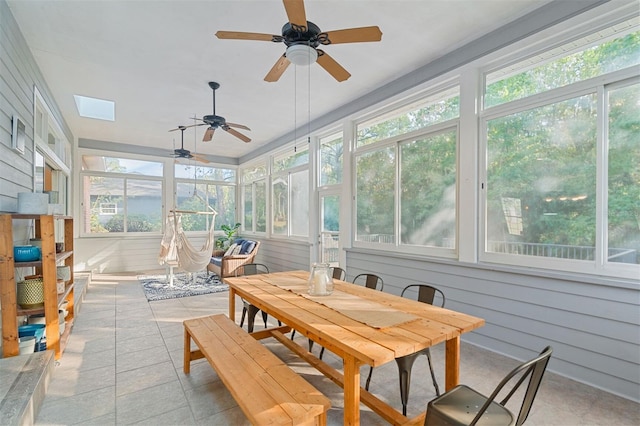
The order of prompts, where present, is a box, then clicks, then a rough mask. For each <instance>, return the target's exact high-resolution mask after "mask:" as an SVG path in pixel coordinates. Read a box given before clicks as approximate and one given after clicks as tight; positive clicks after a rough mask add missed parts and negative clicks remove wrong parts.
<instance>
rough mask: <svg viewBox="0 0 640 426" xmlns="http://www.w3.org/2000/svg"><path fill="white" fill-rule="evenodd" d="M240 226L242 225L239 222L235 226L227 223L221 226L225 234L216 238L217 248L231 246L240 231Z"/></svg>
mask: <svg viewBox="0 0 640 426" xmlns="http://www.w3.org/2000/svg"><path fill="white" fill-rule="evenodd" d="M240 226H242V225H241V224H240V223H239V222H238V223H236V224H235V225H233V226H229V225H226V224H225V225H222V226H220V229H221V230H222V232H224V236H223V237H218V239H217V240H216V248H219V249H224V248H226V247H229V246H230V245H231V242H232V241H233V239H234V237H235V236H236V234H237V233H238V230H239V229H240Z"/></svg>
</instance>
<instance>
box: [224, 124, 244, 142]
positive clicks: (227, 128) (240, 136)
mask: <svg viewBox="0 0 640 426" xmlns="http://www.w3.org/2000/svg"><path fill="white" fill-rule="evenodd" d="M222 130H225V131H227V132H229V133H231V134H232V135H233V136H235V137H236V138H238V139H240V140H242V141H244V142H251V139H249V138H248V137H246V136H245V135H243V134H242V133H240V132H238V131H237V130H234V129H232V128H230V127H227V126H225V127H223V128H222Z"/></svg>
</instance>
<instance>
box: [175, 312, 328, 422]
mask: <svg viewBox="0 0 640 426" xmlns="http://www.w3.org/2000/svg"><path fill="white" fill-rule="evenodd" d="M254 336H255V337H254ZM266 336H267V335H266V334H265V333H264V332H260V333H255V334H254V335H251V334H248V333H247V332H246V331H244V330H243V329H242V328H240V327H238V326H237V325H236V324H235V323H234V322H233V321H231V320H230V319H229V318H228V317H227V316H225V315H222V314H220V315H212V316H208V317H202V318H195V319H190V320H186V321H184V367H183V369H184V372H185V374H189V371H190V365H191V361H193V360H196V359H200V358H205V357H206V358H207V360H208V361H209V364H211V366H212V367H213V369H214V370H215V371H216V373H217V374H218V376H219V377H220V379H221V380H222V382H223V383H224V384H225V386H226V387H227V389H228V390H229V392H231V395H232V396H233V397H234V398H235V400H236V402H237V403H238V405H239V406H240V408H241V409H242V411H243V412H244V414H245V415H246V416H247V418H248V419H249V420H250V421H251V423H253V424H256V425H265V424H289V425H298V424H309V425H311V424H317V425H324V424H326V422H327V410H328V409H329V407H330V406H331V402H330V401H329V399H328V398H326V397H325V396H324V395H322V394H321V393H320V391H318V390H317V389H316V388H314V387H313V386H311V385H310V384H309V383H308V382H307V381H306V380H304V379H303V378H302V377H300V376H299V375H298V374H296V373H295V372H294V371H293V370H291V369H290V368H289V367H288V366H287V365H286V364H285V363H284V362H282V361H281V360H280V359H279V358H278V357H277V356H275V355H274V354H273V353H272V352H271V351H269V349H267V348H266V347H265V346H264V345H263V344H261V343H260V342H259V341H258V340H256V338H264V337H266ZM191 339H193V341H194V342H195V343H196V345H197V346H198V348H199V349H198V350H194V351H192V350H191Z"/></svg>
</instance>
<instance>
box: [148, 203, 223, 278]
mask: <svg viewBox="0 0 640 426" xmlns="http://www.w3.org/2000/svg"><path fill="white" fill-rule="evenodd" d="M181 213H191V214H206V215H211V216H213V218H212V219H211V225H210V227H209V234H208V236H207V239H206V241H205V242H204V245H203V246H202V248H201V249H199V250H198V249H197V248H196V247H194V246H193V244H192V243H191V242H190V241H189V239H188V238H187V236H186V235H185V233H184V230H183V229H182V215H181ZM216 215H217V212H216V211H212V212H192V211H185V210H172V211H171V212H170V214H169V217H167V224H166V227H165V233H164V235H163V236H162V241H161V242H160V255H159V256H158V262H159V263H160V264H161V265H166V266H167V267H168V268H169V271H168V275H169V284H170V285H171V286H173V268H174V267H175V266H179V267H180V268H182V269H184V270H185V271H187V272H190V273H193V272H200V271H202V270H203V269H204V268H206V267H207V265H208V264H209V261H210V260H211V253H213V247H214V245H215V238H214V235H213V233H214V228H215V217H216Z"/></svg>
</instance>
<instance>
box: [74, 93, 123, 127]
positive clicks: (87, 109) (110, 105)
mask: <svg viewBox="0 0 640 426" xmlns="http://www.w3.org/2000/svg"><path fill="white" fill-rule="evenodd" d="M73 98H74V99H75V101H76V107H77V108H78V114H80V116H81V117H87V118H97V119H98V120H107V121H115V119H116V114H115V109H116V103H115V102H113V101H107V100H104V99H97V98H89V97H87V96H80V95H73Z"/></svg>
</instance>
